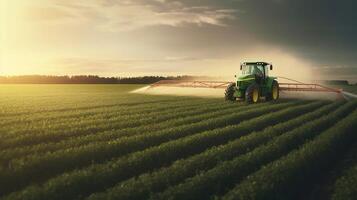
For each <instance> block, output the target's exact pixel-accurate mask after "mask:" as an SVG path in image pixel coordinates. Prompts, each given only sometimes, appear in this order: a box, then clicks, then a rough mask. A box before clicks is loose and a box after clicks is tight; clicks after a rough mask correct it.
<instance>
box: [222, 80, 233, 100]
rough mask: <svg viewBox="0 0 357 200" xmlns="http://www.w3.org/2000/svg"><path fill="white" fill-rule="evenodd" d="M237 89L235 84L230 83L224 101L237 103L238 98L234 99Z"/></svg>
mask: <svg viewBox="0 0 357 200" xmlns="http://www.w3.org/2000/svg"><path fill="white" fill-rule="evenodd" d="M235 88H236V84H235V83H230V84H229V85H228V86H227V88H226V91H225V93H224V99H225V100H226V101H235V100H236V97H234V92H235Z"/></svg>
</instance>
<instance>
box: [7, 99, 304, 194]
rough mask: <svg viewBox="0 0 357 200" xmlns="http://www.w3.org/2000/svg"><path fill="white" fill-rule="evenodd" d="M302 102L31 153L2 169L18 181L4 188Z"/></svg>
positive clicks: (9, 178)
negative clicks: (43, 152) (41, 154)
mask: <svg viewBox="0 0 357 200" xmlns="http://www.w3.org/2000/svg"><path fill="white" fill-rule="evenodd" d="M301 103H303V102H291V103H284V104H276V105H270V106H267V107H264V108H261V109H253V110H247V111H245V112H240V113H232V114H230V115H226V116H221V117H218V118H214V119H208V120H205V121H200V122H197V123H193V124H187V125H183V126H178V127H173V128H171V129H166V130H163V131H158V132H152V133H150V134H142V135H138V136H135V135H134V136H132V137H124V138H120V139H118V140H114V141H110V142H102V143H94V144H91V145H86V146H84V147H80V148H72V149H66V150H64V151H58V152H54V153H48V154H45V155H44V156H41V157H37V156H36V155H34V156H31V157H27V158H26V159H19V160H15V161H14V162H13V165H12V166H13V167H11V168H10V169H8V170H4V171H2V172H0V177H1V178H0V180H14V183H12V184H10V182H9V181H8V182H7V183H6V184H5V183H4V187H3V188H5V186H7V187H8V186H11V185H19V184H23V185H25V183H26V184H27V183H28V182H29V181H31V180H32V181H33V180H38V179H40V177H39V176H37V175H36V174H39V173H40V174H41V177H42V178H43V177H51V176H54V175H56V174H59V173H62V172H63V171H65V170H70V169H73V168H77V167H81V166H85V165H88V164H91V163H93V161H96V162H99V161H105V160H107V159H110V158H112V157H115V156H121V155H125V154H127V153H131V152H134V151H139V150H143V149H145V148H148V147H150V146H155V145H159V144H160V143H164V142H167V141H170V140H174V139H178V138H180V137H185V136H188V135H191V134H194V133H197V132H200V131H204V130H209V129H214V128H217V127H224V126H226V125H229V124H234V123H239V122H240V121H242V120H245V119H247V118H248V119H249V118H253V117H256V116H259V115H261V114H264V113H266V112H272V111H274V110H277V109H282V108H284V107H288V106H291V105H294V104H301ZM49 169H51V170H49ZM16 177H18V178H21V180H22V181H18V179H17V178H16ZM15 180H16V181H15ZM4 191H5V189H4Z"/></svg>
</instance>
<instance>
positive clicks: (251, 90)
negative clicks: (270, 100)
mask: <svg viewBox="0 0 357 200" xmlns="http://www.w3.org/2000/svg"><path fill="white" fill-rule="evenodd" d="M259 99H260V94H259V85H258V84H256V83H253V84H251V85H250V86H249V87H248V88H247V90H246V91H245V101H246V102H247V103H257V102H258V101H259Z"/></svg>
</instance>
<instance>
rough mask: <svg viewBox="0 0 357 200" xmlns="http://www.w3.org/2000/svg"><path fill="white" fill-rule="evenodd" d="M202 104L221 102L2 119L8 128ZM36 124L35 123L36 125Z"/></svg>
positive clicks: (189, 101) (163, 104)
mask: <svg viewBox="0 0 357 200" xmlns="http://www.w3.org/2000/svg"><path fill="white" fill-rule="evenodd" d="M201 104H219V103H218V102H216V101H206V100H203V99H198V100H182V101H179V102H169V103H165V102H157V103H143V104H139V105H133V106H112V107H108V106H104V107H99V108H94V109H87V110H76V109H74V110H70V111H66V112H63V111H62V112H55V113H49V114H47V115H44V114H42V113H38V114H33V115H27V116H22V117H20V116H19V117H8V118H2V120H1V121H0V125H1V129H4V128H6V130H7V129H8V128H7V127H9V126H11V125H15V124H16V125H17V126H20V128H21V127H22V126H25V125H26V126H28V125H29V124H31V125H32V126H36V124H38V123H43V122H44V121H45V122H46V121H50V122H51V123H61V122H63V121H69V119H71V120H73V119H76V120H78V119H82V118H87V119H88V118H89V119H91V118H100V117H102V116H107V115H109V116H110V114H112V113H113V114H124V115H132V114H137V113H149V112H154V111H157V110H158V109H162V108H165V109H174V108H179V107H180V106H187V107H190V106H191V107H193V106H196V107H197V106H198V105H201ZM34 124H35V125H34Z"/></svg>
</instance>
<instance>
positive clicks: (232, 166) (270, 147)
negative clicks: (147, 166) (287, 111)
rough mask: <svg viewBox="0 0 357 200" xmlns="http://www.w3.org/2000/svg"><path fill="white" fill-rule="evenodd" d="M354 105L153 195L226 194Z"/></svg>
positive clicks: (162, 196)
mask: <svg viewBox="0 0 357 200" xmlns="http://www.w3.org/2000/svg"><path fill="white" fill-rule="evenodd" d="M355 107H356V104H351V103H347V104H345V105H343V106H342V107H341V108H339V109H338V110H336V111H335V112H332V113H330V114H328V115H326V116H325V117H322V118H320V119H317V120H313V121H310V122H307V123H305V124H304V125H302V126H300V127H298V128H295V129H294V130H291V131H288V132H286V133H285V134H283V135H281V136H278V137H277V138H275V139H273V140H272V141H270V142H268V143H267V144H264V145H261V146H259V147H257V148H255V149H253V150H252V151H250V152H248V153H246V154H244V155H241V156H238V157H236V158H234V159H233V160H230V161H224V162H222V163H221V164H219V165H217V166H216V167H214V168H212V169H210V170H208V171H203V172H201V173H199V174H197V175H196V176H194V177H191V178H188V179H186V180H185V181H184V182H182V183H180V184H178V185H176V186H172V187H169V188H168V189H167V190H165V191H163V192H162V193H159V194H156V195H153V196H152V199H167V198H170V199H197V198H203V199H205V198H209V197H211V196H214V195H220V194H223V193H224V192H226V190H227V189H229V188H231V187H233V186H234V184H236V183H237V182H239V181H240V180H242V179H243V178H244V177H246V176H248V175H249V174H250V173H253V172H254V171H256V170H258V169H259V168H261V166H263V165H265V164H267V163H269V162H271V161H273V160H275V159H278V158H279V157H281V156H284V155H285V154H287V153H289V152H290V151H292V150H294V149H296V148H298V147H299V146H300V145H302V144H304V143H305V142H306V141H308V140H310V139H313V138H314V137H315V136H317V135H318V134H319V133H320V132H321V131H323V130H325V129H327V128H329V127H331V126H333V125H334V123H335V122H336V121H337V120H338V119H340V118H341V117H344V116H346V115H348V113H349V112H350V110H351V109H354V108H355Z"/></svg>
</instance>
